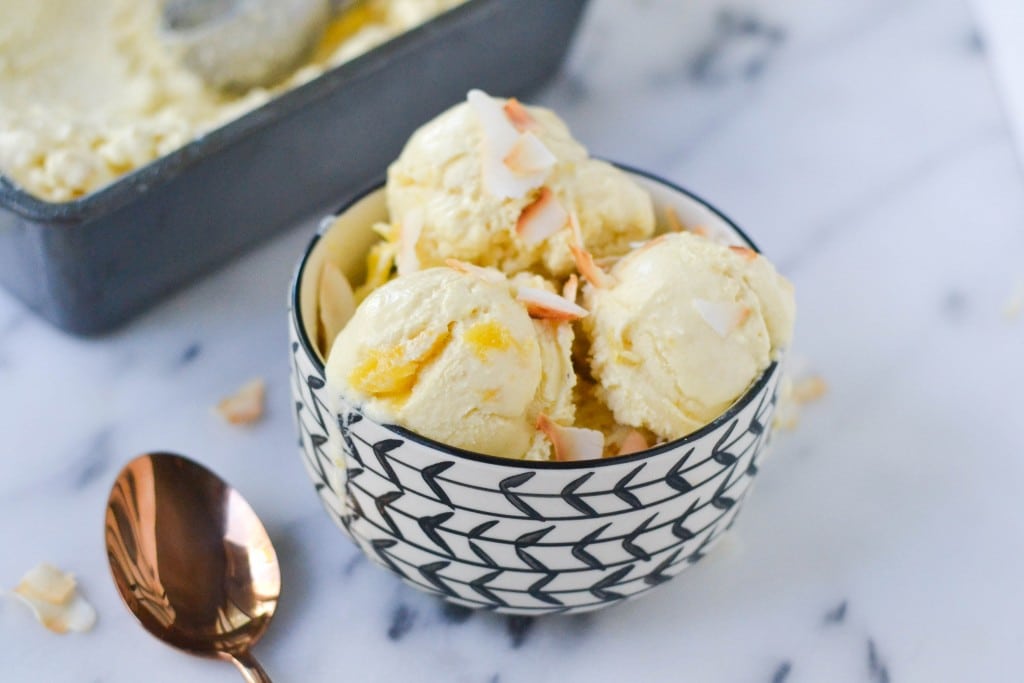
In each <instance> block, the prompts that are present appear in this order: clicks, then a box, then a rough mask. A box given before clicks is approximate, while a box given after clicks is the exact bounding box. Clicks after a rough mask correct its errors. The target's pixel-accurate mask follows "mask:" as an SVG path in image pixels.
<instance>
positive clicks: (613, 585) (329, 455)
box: [289, 169, 780, 615]
mask: <svg viewBox="0 0 1024 683" xmlns="http://www.w3.org/2000/svg"><path fill="white" fill-rule="evenodd" d="M627 170H628V171H629V172H630V173H631V175H633V177H634V178H635V179H636V181H637V182H639V183H640V184H641V185H643V186H644V187H645V188H646V189H648V190H649V191H650V192H651V194H652V196H653V197H654V201H655V206H656V207H657V209H658V212H659V215H661V214H662V213H663V212H664V209H665V208H666V207H668V206H671V207H673V208H674V209H675V210H676V212H677V213H678V214H679V216H680V218H681V219H682V220H683V222H684V223H685V224H687V225H700V226H702V227H704V228H705V229H708V230H709V231H710V232H711V233H713V234H714V235H715V236H716V237H717V238H718V239H722V240H727V241H729V242H730V243H734V244H739V245H745V246H749V247H752V248H753V247H754V245H753V244H752V243H751V242H750V241H749V240H748V239H747V238H746V237H745V236H744V235H743V233H742V232H740V230H739V229H738V228H736V227H735V226H734V225H733V224H732V223H731V222H730V221H729V220H728V219H727V218H725V217H724V216H723V215H722V214H720V213H719V212H718V211H716V210H715V209H713V208H712V207H710V206H709V205H708V204H706V203H705V202H703V201H702V200H700V199H698V198H697V197H695V196H693V195H692V194H690V193H688V192H686V191H685V190H682V189H680V188H678V187H675V186H673V185H672V184H670V183H668V182H665V181H664V180H660V179H657V178H654V177H651V176H649V175H646V174H644V173H641V172H637V171H632V170H629V169H627ZM386 215H387V214H386V207H385V202H384V193H383V188H382V187H381V186H378V187H376V188H374V189H373V190H371V191H369V192H367V193H365V194H363V195H362V196H360V197H358V198H357V199H355V200H353V201H352V202H351V203H349V204H348V205H346V206H345V207H343V208H342V209H341V211H340V212H339V213H338V214H337V215H336V216H335V217H332V218H330V219H328V220H326V221H325V222H324V227H323V228H322V229H321V231H320V234H319V235H317V236H316V237H315V238H314V239H313V241H312V243H311V244H310V246H309V249H308V250H307V252H306V254H305V255H304V256H303V258H302V261H301V262H300V264H299V267H298V270H297V272H296V276H295V281H294V284H293V289H292V293H291V311H290V316H289V317H290V328H291V354H292V356H291V362H292V391H293V392H294V399H295V403H294V406H295V413H296V420H297V424H298V429H299V445H300V447H301V455H302V460H303V463H304V464H305V467H306V471H307V472H308V473H309V476H310V478H311V479H312V480H313V484H314V486H315V488H316V491H317V494H318V495H319V496H320V500H321V502H322V503H323V505H324V507H325V508H326V510H327V512H328V513H329V514H330V516H331V518H332V519H333V520H334V521H335V522H336V523H337V524H338V525H339V526H340V527H341V528H342V529H343V530H344V531H345V532H346V533H347V534H348V536H349V537H350V538H351V539H352V540H353V541H355V543H356V544H357V545H358V546H359V547H360V548H361V549H362V550H363V552H365V553H366V554H367V555H368V556H369V557H370V558H371V559H373V560H374V561H375V562H377V563H378V564H380V565H382V566H384V567H387V568H388V569H390V570H391V571H393V572H394V573H395V574H397V575H398V576H400V577H401V578H402V579H404V580H405V581H406V582H407V583H409V584H411V585H413V586H415V587H417V588H419V589H421V590H424V591H427V592H430V593H434V594H436V595H439V596H441V597H442V598H444V599H446V600H449V601H451V602H454V603H458V604H460V605H464V606H466V607H473V608H483V609H489V610H494V611H497V612H503V613H509V614H526V615H539V614H545V613H554V612H563V613H564V612H583V611H588V610H593V609H597V608H599V607H604V606H606V605H610V604H613V603H615V602H617V601H620V600H623V599H625V598H629V597H633V596H636V595H639V594H641V593H644V592H646V591H648V590H650V589H652V588H654V587H655V586H658V585H660V584H661V583H664V582H665V581H667V580H668V579H670V578H672V577H673V576H675V575H676V574H678V573H680V572H681V571H683V570H684V569H686V568H687V567H689V566H690V565H691V564H693V563H694V562H696V561H697V560H699V559H700V558H702V557H703V556H704V555H705V554H706V553H707V552H708V551H709V550H710V548H711V546H712V545H714V543H715V542H716V541H717V540H718V539H719V538H720V537H721V535H722V534H723V533H724V532H725V531H726V530H727V529H729V527H731V526H732V524H733V522H734V521H735V519H736V515H737V513H738V512H739V509H740V507H741V505H742V503H743V501H744V500H745V498H746V496H747V494H748V492H749V491H750V486H751V483H752V482H753V479H754V476H755V475H756V474H757V471H758V467H759V465H760V461H761V458H762V457H763V455H764V453H765V451H766V447H767V445H768V441H769V439H770V436H771V431H772V413H773V411H774V408H775V403H776V390H777V387H778V382H779V375H780V370H779V364H778V363H773V364H772V365H771V366H770V367H769V368H768V369H767V370H766V371H765V372H764V374H763V375H762V376H761V377H760V378H758V379H757V380H756V381H755V382H754V384H753V385H752V386H751V387H750V388H749V389H748V390H747V392H746V393H745V394H744V395H743V396H742V397H741V398H740V399H739V400H738V401H737V402H736V403H735V404H734V405H732V406H731V407H730V408H729V409H728V410H727V411H726V412H725V413H723V414H722V415H721V416H719V417H718V418H717V419H715V420H714V421H713V422H711V423H710V424H708V425H707V426H705V427H704V428H702V429H700V430H699V431H697V432H695V433H693V434H690V435H689V436H687V437H685V438H682V439H678V440H676V441H673V442H671V443H668V444H665V445H661V446H658V447H656V448H652V449H650V450H647V451H644V452H642V453H636V454H633V455H628V456H623V457H619V458H609V459H603V460H594V461H583V462H526V461H521V460H510V459H503V458H497V457H492V456H488V455H481V454H478V453H470V452H467V451H463V450H460V449H458V448H452V447H450V446H446V445H444V444H441V443H438V442H435V441H432V440H430V439H427V438H424V437H422V436H419V435H417V434H413V433H411V432H409V431H408V430H406V429H403V428H401V427H397V426H395V425H385V424H378V423H375V422H374V421H373V420H371V419H369V418H367V417H365V416H364V415H363V414H361V413H360V412H359V407H358V406H354V405H344V406H343V407H342V409H341V411H340V414H330V411H329V410H328V408H327V406H328V405H329V402H328V401H327V395H326V391H327V390H326V387H325V382H324V366H323V362H322V361H321V359H320V358H319V355H318V354H317V352H316V350H315V349H314V348H313V346H312V345H311V343H310V340H309V338H308V337H307V334H306V330H305V327H304V325H303V320H304V319H310V318H311V316H313V315H315V311H316V303H315V302H316V292H315V284H316V283H317V281H318V275H319V270H320V267H321V265H322V263H323V258H324V256H323V255H324V253H325V252H326V251H327V250H328V249H330V250H331V252H332V254H333V256H334V258H339V257H340V258H341V259H342V261H343V263H342V264H341V265H342V268H343V270H345V271H346V274H348V275H349V276H350V278H352V279H354V280H356V281H358V280H359V278H361V277H362V275H363V272H362V268H363V262H364V257H365V254H366V250H367V249H368V248H369V246H370V244H372V242H373V241H374V240H375V239H376V237H375V236H374V234H373V233H372V231H371V230H370V226H371V224H372V223H373V222H374V221H376V220H383V219H385V218H386Z"/></svg>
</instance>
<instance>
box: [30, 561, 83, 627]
mask: <svg viewBox="0 0 1024 683" xmlns="http://www.w3.org/2000/svg"><path fill="white" fill-rule="evenodd" d="M13 595H14V596H15V597H16V598H17V599H18V600H20V601H21V602H23V603H24V604H25V605H26V606H27V607H28V608H29V609H30V610H32V613H33V614H34V615H35V617H36V620H38V621H39V623H41V624H42V625H43V626H45V627H46V628H48V629H49V630H51V631H53V632H54V633H67V632H68V631H77V632H83V631H88V630H89V629H91V628H92V627H93V624H95V623H96V610H95V609H93V607H92V605H90V604H89V603H88V602H86V600H85V598H83V597H82V596H81V595H79V594H78V593H77V591H76V583H75V578H74V577H73V576H72V575H71V574H65V573H64V572H62V571H61V570H59V569H57V568H56V567H53V566H52V565H49V564H41V565H39V566H38V567H35V568H34V569H31V570H29V572H28V573H27V574H25V576H24V577H23V578H22V579H21V582H20V583H19V584H18V587H17V588H15V589H14V591H13Z"/></svg>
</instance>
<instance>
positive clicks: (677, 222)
mask: <svg viewBox="0 0 1024 683" xmlns="http://www.w3.org/2000/svg"><path fill="white" fill-rule="evenodd" d="M665 221H666V222H667V223H668V229H669V230H671V231H672V232H686V226H685V225H684V224H683V221H682V220H681V219H680V218H679V213H678V212H677V211H676V209H675V207H674V206H667V207H665Z"/></svg>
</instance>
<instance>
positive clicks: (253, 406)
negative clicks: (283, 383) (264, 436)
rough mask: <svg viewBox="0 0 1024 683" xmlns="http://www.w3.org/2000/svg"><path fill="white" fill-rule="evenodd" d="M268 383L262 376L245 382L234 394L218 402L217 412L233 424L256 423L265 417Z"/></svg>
mask: <svg viewBox="0 0 1024 683" xmlns="http://www.w3.org/2000/svg"><path fill="white" fill-rule="evenodd" d="M266 394H267V385H266V383H265V382H264V381H263V380H262V379H261V378H256V379H253V380H250V381H248V382H246V383H245V384H243V385H242V386H241V387H240V388H239V389H238V391H236V392H235V393H234V394H233V395H231V396H228V397H227V398H225V399H223V400H222V401H221V402H220V403H218V404H217V413H218V414H219V415H220V416H221V417H223V418H224V419H225V420H227V421H228V422H230V423H231V424H233V425H248V424H255V423H257V422H259V421H260V420H261V419H263V401H264V398H265V397H266Z"/></svg>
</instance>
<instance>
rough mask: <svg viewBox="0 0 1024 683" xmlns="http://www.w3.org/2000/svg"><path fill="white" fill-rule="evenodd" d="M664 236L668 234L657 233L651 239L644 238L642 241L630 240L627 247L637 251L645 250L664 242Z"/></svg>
mask: <svg viewBox="0 0 1024 683" xmlns="http://www.w3.org/2000/svg"><path fill="white" fill-rule="evenodd" d="M666 237H668V235H658V236H657V237H652V238H651V239H649V240H644V241H642V242H630V243H629V248H630V249H633V250H634V251H637V252H640V251H647V250H648V249H650V248H651V247H653V246H654V245H656V244H661V243H662V242H664V241H665V238H666Z"/></svg>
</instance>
